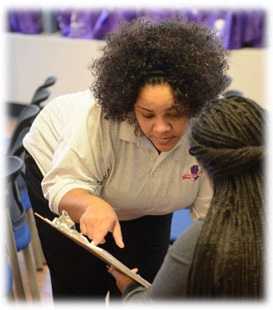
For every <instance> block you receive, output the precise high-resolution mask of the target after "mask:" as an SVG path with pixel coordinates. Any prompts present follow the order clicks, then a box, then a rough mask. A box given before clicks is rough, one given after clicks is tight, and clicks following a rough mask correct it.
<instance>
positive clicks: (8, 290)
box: [6, 263, 14, 298]
mask: <svg viewBox="0 0 273 310" xmlns="http://www.w3.org/2000/svg"><path fill="white" fill-rule="evenodd" d="M12 288H13V274H12V269H11V266H10V264H9V263H6V295H7V296H8V297H12V298H13V296H14V294H13V291H12Z"/></svg>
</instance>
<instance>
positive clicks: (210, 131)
mask: <svg viewBox="0 0 273 310" xmlns="http://www.w3.org/2000/svg"><path fill="white" fill-rule="evenodd" d="M263 125H264V110H263V109H262V108H261V107H260V106H259V105H257V104H256V103H255V102H253V101H252V100H249V99H246V98H243V97H233V98H230V99H219V100H218V101H217V102H214V103H213V104H211V105H210V106H208V107H207V108H206V109H205V110H203V111H202V113H201V114H200V116H199V117H198V119H196V120H195V122H194V123H193V126H192V133H191V150H190V152H191V154H192V155H194V156H195V157H196V158H197V160H198V161H199V162H200V164H201V165H202V166H203V168H204V169H205V170H206V171H207V172H208V175H209V176H210V178H211V180H212V182H213V187H214V196H213V199H212V202H211V207H210V209H209V212H208V214H207V217H206V219H205V222H204V225H203V227H202V231H201V234H200V237H199V240H198V242H197V245H196V248H195V252H194V257H193V262H192V265H191V269H190V273H189V278H188V295H190V296H195V297H201V298H202V297H203V298H208V297H210V298H211V297H216V298H223V297H229V298H238V297H241V298H251V297H254V298H258V297H262V295H263V289H262V286H263V202H264V199H263V197H264V196H263V145H264V141H263V129H264V128H263Z"/></svg>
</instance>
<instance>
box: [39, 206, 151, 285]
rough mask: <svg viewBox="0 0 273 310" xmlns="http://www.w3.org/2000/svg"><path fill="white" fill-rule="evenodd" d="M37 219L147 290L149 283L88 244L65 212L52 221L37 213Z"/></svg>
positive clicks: (103, 251)
mask: <svg viewBox="0 0 273 310" xmlns="http://www.w3.org/2000/svg"><path fill="white" fill-rule="evenodd" d="M34 214H35V215H36V216H37V217H38V218H39V219H41V220H43V221H44V222H46V223H47V224H48V225H50V226H52V227H54V228H55V229H56V230H58V231H59V232H61V233H62V234H64V235H65V236H66V237H67V238H69V239H71V240H73V241H74V242H75V243H77V244H78V245H80V246H81V247H83V248H85V249H86V250H87V251H88V252H90V253H92V254H93V255H95V256H97V257H98V258H99V259H101V260H102V261H104V262H105V263H106V264H108V265H110V266H111V265H112V266H113V267H114V268H116V269H117V270H118V271H120V272H122V273H124V274H125V275H126V276H128V277H129V278H131V279H132V280H134V281H136V282H137V283H139V284H140V285H142V286H144V287H146V288H149V287H150V286H151V283H149V282H148V281H147V280H145V279H144V278H142V277H141V276H140V275H139V274H137V273H135V272H133V271H131V269H130V268H128V267H127V266H126V265H124V264H123V263H122V262H121V261H119V260H118V259H117V258H115V257H114V256H113V255H112V254H110V253H109V252H108V251H106V250H104V249H102V248H100V247H98V246H96V245H94V244H93V243H92V242H90V241H89V240H88V239H87V238H86V237H85V236H84V235H83V234H81V233H80V232H78V231H77V230H76V228H75V223H74V222H73V221H72V219H71V218H70V216H69V215H68V213H67V212H66V211H63V212H62V214H61V215H60V216H59V217H55V218H54V219H53V220H52V221H50V220H49V219H47V218H45V217H43V216H41V215H40V214H39V213H37V212H35V213H34Z"/></svg>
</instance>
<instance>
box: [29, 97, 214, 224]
mask: <svg viewBox="0 0 273 310" xmlns="http://www.w3.org/2000/svg"><path fill="white" fill-rule="evenodd" d="M24 146H25V148H26V149H27V150H28V152H29V153H30V154H31V155H32V157H33V158H34V160H35V161H36V163H37V165H38V166H39V168H40V170H41V172H42V174H43V176H44V178H43V181H42V189H43V193H44V195H45V197H46V198H47V199H48V200H49V207H50V208H51V210H52V211H53V212H55V213H57V214H58V205H59V202H60V200H61V199H62V197H63V196H64V195H65V193H67V192H68V191H70V190H71V189H74V188H82V189H86V190H88V191H89V192H90V193H92V194H94V195H97V196H100V197H101V198H103V199H104V200H105V201H107V202H108V203H109V204H110V205H111V206H112V207H113V208H114V210H115V211H116V212H117V215H118V217H119V219H121V220H130V219H134V218H138V217H141V216H144V215H162V214H167V213H169V212H172V211H174V210H177V209H181V208H191V211H192V216H193V218H202V217H204V216H205V215H206V213H207V210H208V207H209V204H210V200H211V197H212V188H211V185H210V182H209V180H208V177H207V175H206V174H205V172H204V171H202V169H201V167H200V166H199V164H198V163H197V161H196V159H195V158H194V157H193V156H191V155H190V154H189V144H188V135H187V134H185V135H184V136H183V137H181V139H180V140H179V141H178V143H177V144H176V146H175V147H174V148H173V149H172V150H170V151H169V152H162V153H160V154H158V152H157V150H156V149H155V147H154V146H153V145H152V143H151V142H150V141H149V140H148V139H147V138H146V137H145V136H143V135H142V136H137V135H136V134H135V130H134V126H133V125H130V124H129V123H128V122H126V121H123V122H117V121H112V120H106V119H105V118H104V115H103V113H102V109H101V106H100V105H99V104H97V103H95V102H94V101H93V99H92V97H91V95H90V93H89V91H86V92H80V93H76V94H69V95H65V96H62V97H58V98H56V99H55V100H53V101H52V102H51V103H49V104H48V105H47V106H46V107H45V108H44V109H43V110H42V112H41V113H40V114H39V115H38V117H37V118H36V120H35V122H34V123H33V125H32V128H31V130H30V132H29V133H28V134H27V136H26V137H25V139H24Z"/></svg>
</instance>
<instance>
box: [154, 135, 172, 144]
mask: <svg viewBox="0 0 273 310" xmlns="http://www.w3.org/2000/svg"><path fill="white" fill-rule="evenodd" d="M174 138H175V137H169V138H153V140H154V142H156V143H157V144H169V143H170V142H171V141H172V140H173V139H174Z"/></svg>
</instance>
